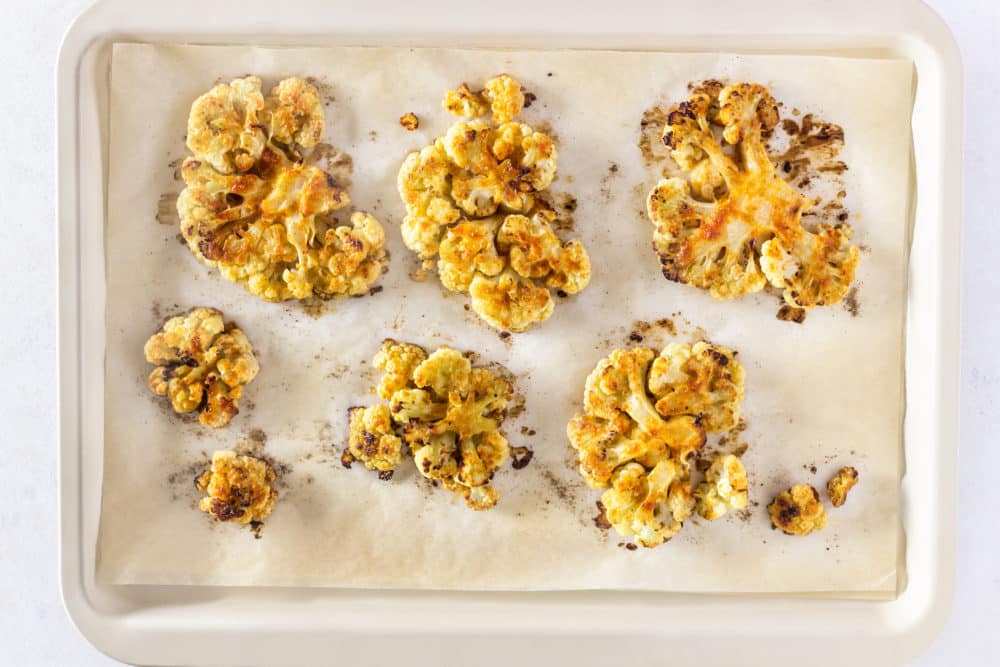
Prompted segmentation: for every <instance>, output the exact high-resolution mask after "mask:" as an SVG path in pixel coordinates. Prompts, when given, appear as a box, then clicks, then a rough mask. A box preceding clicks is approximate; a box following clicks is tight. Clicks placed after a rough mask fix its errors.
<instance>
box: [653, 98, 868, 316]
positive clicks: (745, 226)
mask: <svg viewBox="0 0 1000 667" xmlns="http://www.w3.org/2000/svg"><path fill="white" fill-rule="evenodd" d="M777 122H778V109H777V104H776V102H775V101H774V99H773V98H772V97H771V95H770V93H769V92H768V90H767V89H766V88H764V87H763V86H761V85H758V84H747V83H740V84H735V85H731V86H726V87H725V88H723V89H722V91H721V92H720V93H719V96H718V100H717V101H716V100H713V99H712V98H711V97H710V96H709V95H708V94H706V93H696V94H695V95H693V96H692V97H691V98H690V99H689V100H687V101H685V102H682V103H681V104H680V105H678V106H677V107H676V108H675V109H674V110H673V111H672V112H671V113H670V114H669V116H668V119H667V124H666V126H665V127H664V130H663V141H664V143H665V144H667V146H669V147H670V148H671V156H672V157H673V159H674V160H675V161H676V162H677V164H678V165H679V166H680V167H681V168H682V169H684V170H686V171H688V172H690V180H687V179H684V178H669V179H664V180H661V181H660V183H659V184H658V185H657V186H656V188H654V189H653V191H652V192H651V193H650V194H649V198H648V200H647V208H648V213H649V217H650V219H651V220H652V221H653V224H654V225H655V227H656V230H655V232H654V234H653V244H654V247H655V248H656V251H657V253H658V254H659V256H660V263H661V266H662V269H663V275H664V276H665V277H666V278H667V279H668V280H674V281H679V282H683V283H687V284H690V285H694V286H696V287H700V288H702V289H707V290H709V292H710V293H711V294H712V296H714V297H715V298H717V299H730V298H733V297H737V296H740V295H742V294H746V293H748V292H756V291H759V290H761V289H763V288H764V286H765V285H766V284H767V283H770V284H771V285H773V286H775V287H778V288H780V289H782V290H783V294H784V299H785V301H786V302H787V303H789V304H790V305H792V306H797V307H801V308H813V307H816V306H823V305H830V304H834V303H837V302H839V301H840V300H841V299H843V298H844V296H845V295H846V294H847V291H848V288H849V287H850V284H851V281H852V280H853V279H854V272H855V269H856V268H857V264H858V258H859V253H858V249H857V247H855V246H853V245H851V244H850V237H851V229H850V227H849V226H848V225H846V224H840V225H835V226H833V225H825V224H824V225H818V226H816V228H815V229H806V228H805V227H803V225H802V215H803V213H805V212H806V211H807V210H809V209H810V208H812V206H813V205H814V202H813V201H811V200H810V199H808V198H806V197H805V196H804V195H802V194H801V193H799V192H797V191H796V190H795V189H794V188H792V186H791V185H789V184H788V183H787V182H786V181H785V180H783V179H782V178H780V177H779V175H778V174H777V173H776V172H775V168H774V164H773V163H772V162H771V160H770V158H769V157H768V155H767V149H766V148H765V146H764V143H763V140H762V137H761V135H762V132H763V131H767V130H770V129H771V128H773V127H774V126H775V125H776V124H777ZM713 123H717V124H719V125H722V126H723V127H724V129H723V132H722V135H723V140H724V141H725V142H726V143H728V144H730V145H732V146H735V147H736V148H737V153H738V155H737V157H731V156H730V155H729V154H727V153H726V152H725V151H723V148H722V145H721V143H720V141H719V140H718V139H717V138H716V136H715V134H714V133H713V129H712V125H713Z"/></svg>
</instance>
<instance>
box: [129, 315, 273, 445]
mask: <svg viewBox="0 0 1000 667" xmlns="http://www.w3.org/2000/svg"><path fill="white" fill-rule="evenodd" d="M144 353H145V355H146V361H148V362H149V363H151V364H156V368H155V369H154V370H153V372H152V373H150V375H149V380H148V385H149V388H150V390H151V391H152V392H153V393H155V394H157V395H159V396H167V397H168V398H169V399H170V403H171V405H172V406H173V408H174V410H175V411H176V412H179V413H186V412H192V411H193V410H199V411H200V414H199V417H198V419H199V421H200V422H201V423H202V424H205V425H206V426H211V427H212V428H221V427H223V426H225V425H227V424H228V423H229V422H230V421H231V420H232V418H233V417H234V416H236V415H237V414H238V413H239V409H238V408H237V403H239V400H240V397H241V396H242V395H243V385H246V384H249V383H250V382H251V381H252V380H253V379H254V378H255V377H256V376H257V371H258V370H260V366H259V365H258V364H257V358H256V357H254V355H253V350H252V349H251V347H250V341H249V340H247V337H246V336H245V335H244V334H243V332H242V331H240V330H239V329H238V328H237V327H236V325H235V324H232V323H229V324H226V323H225V322H224V321H223V318H222V313H220V312H219V311H218V310H215V309H214V308H200V307H199V308H193V309H191V310H190V311H189V312H188V313H186V314H184V315H179V316H177V317H172V318H170V319H169V320H167V322H166V323H165V324H164V325H163V329H162V330H161V331H160V332H158V333H156V334H155V335H153V336H152V337H151V338H150V339H149V340H147V341H146V345H145V348H144Z"/></svg>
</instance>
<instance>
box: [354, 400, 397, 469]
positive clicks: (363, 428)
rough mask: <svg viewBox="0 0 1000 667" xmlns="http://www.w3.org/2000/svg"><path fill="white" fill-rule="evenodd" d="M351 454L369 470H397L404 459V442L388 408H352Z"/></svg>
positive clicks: (379, 406) (383, 406)
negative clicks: (398, 433)
mask: <svg viewBox="0 0 1000 667" xmlns="http://www.w3.org/2000/svg"><path fill="white" fill-rule="evenodd" d="M348 414H349V415H350V417H349V422H350V430H351V436H350V439H349V440H348V449H349V450H350V452H351V455H352V456H353V457H354V458H355V459H357V460H358V461H361V462H362V463H364V464H365V467H366V468H368V469H369V470H379V471H382V472H385V471H389V470H393V469H395V467H396V466H398V465H399V464H400V462H402V460H403V441H402V440H400V439H399V436H397V435H396V434H395V433H394V432H393V430H392V414H391V413H390V412H389V408H388V407H387V406H385V405H373V406H371V407H367V408H360V407H359V408H351V409H350V410H349V412H348Z"/></svg>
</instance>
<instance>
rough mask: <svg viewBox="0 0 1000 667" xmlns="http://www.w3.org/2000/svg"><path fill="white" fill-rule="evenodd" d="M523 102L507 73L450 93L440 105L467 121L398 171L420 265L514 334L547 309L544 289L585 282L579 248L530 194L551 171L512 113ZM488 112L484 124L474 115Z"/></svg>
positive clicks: (585, 264)
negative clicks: (489, 118) (477, 87)
mask: <svg viewBox="0 0 1000 667" xmlns="http://www.w3.org/2000/svg"><path fill="white" fill-rule="evenodd" d="M524 101H525V97H524V93H523V92H522V90H521V85H520V84H519V83H518V82H517V81H515V80H514V79H512V78H511V77H509V76H507V75H506V74H502V75H500V76H498V77H496V78H494V79H491V80H490V81H488V82H487V83H486V87H485V89H484V90H483V91H480V92H474V91H472V90H470V89H469V87H468V86H467V85H465V84H462V86H460V87H459V88H458V89H457V90H453V91H450V92H449V93H448V94H447V95H446V96H445V100H444V103H443V106H444V108H445V109H447V110H448V111H450V112H451V113H453V114H455V115H458V116H463V117H466V118H469V119H472V120H463V121H459V122H457V123H455V124H454V125H453V126H452V127H451V129H449V130H448V132H447V133H446V134H445V136H443V137H440V138H438V139H437V140H436V141H435V142H434V143H433V144H431V145H429V146H425V147H424V148H423V149H421V150H420V151H417V152H413V153H410V154H409V155H408V156H407V157H406V159H405V160H404V161H403V166H402V167H401V168H400V170H399V177H398V187H399V194H400V196H401V197H402V199H403V203H404V204H405V205H406V217H405V218H404V219H403V223H402V235H403V242H404V243H405V244H406V247H408V248H409V249H410V250H413V251H414V252H416V253H417V254H418V255H419V256H420V258H421V259H422V260H424V263H425V266H428V267H430V266H434V264H435V262H434V260H435V258H437V262H436V265H437V270H438V276H439V277H440V279H441V283H442V284H443V285H444V286H445V287H446V288H448V289H449V290H452V291H454V292H467V293H468V294H469V295H470V297H471V302H472V309H473V310H474V311H475V312H476V313H477V314H478V315H479V316H480V317H482V318H483V319H484V320H486V321H487V322H488V323H489V324H491V325H492V326H494V327H497V328H500V329H508V330H510V331H515V332H520V331H524V330H526V329H527V328H528V327H530V326H531V325H532V324H535V323H536V322H542V321H544V320H545V319H547V318H548V317H549V316H550V315H551V314H552V309H553V305H554V304H553V301H552V296H551V293H550V289H556V290H562V291H563V292H564V293H566V294H576V293H577V292H579V291H580V290H582V289H583V288H584V287H586V286H587V284H588V283H589V282H590V259H589V258H588V256H587V251H586V250H585V249H584V247H583V245H582V244H581V243H580V242H579V241H576V240H572V241H563V240H561V239H560V238H559V237H558V236H557V235H556V233H555V232H554V231H553V222H554V219H555V214H554V212H553V211H552V210H551V209H549V208H547V207H546V205H545V204H543V203H542V202H540V201H538V200H537V199H536V194H537V193H539V192H541V191H543V190H545V189H546V188H547V187H549V185H550V184H551V183H552V180H553V179H554V178H555V173H556V162H557V151H556V147H555V145H554V144H553V142H552V139H550V138H549V137H548V136H547V135H545V134H543V133H541V132H537V131H535V130H534V129H532V128H531V127H530V126H528V125H525V124H523V123H518V122H516V121H514V120H513V119H514V117H516V116H517V115H518V114H519V113H520V112H521V109H522V108H523V106H524ZM487 112H492V118H493V122H492V123H490V122H488V121H486V120H481V119H478V117H479V116H482V115H484V114H486V113H487Z"/></svg>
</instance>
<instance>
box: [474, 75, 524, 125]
mask: <svg viewBox="0 0 1000 667" xmlns="http://www.w3.org/2000/svg"><path fill="white" fill-rule="evenodd" d="M482 95H483V98H484V99H485V100H486V101H487V102H489V103H490V109H491V110H492V111H493V122H494V123H506V122H508V121H510V120H511V119H512V118H515V117H517V115H518V114H520V113H521V110H522V109H524V102H525V99H524V91H523V90H522V89H521V84H520V83H518V82H517V81H516V80H514V78H513V77H511V76H510V75H507V74H501V75H500V76H496V77H493V78H492V79H490V80H489V81H487V82H486V87H485V89H484V90H483V93H482Z"/></svg>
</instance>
